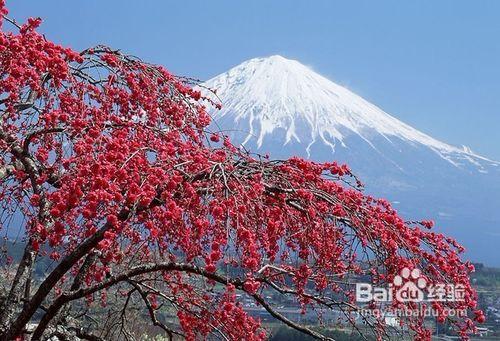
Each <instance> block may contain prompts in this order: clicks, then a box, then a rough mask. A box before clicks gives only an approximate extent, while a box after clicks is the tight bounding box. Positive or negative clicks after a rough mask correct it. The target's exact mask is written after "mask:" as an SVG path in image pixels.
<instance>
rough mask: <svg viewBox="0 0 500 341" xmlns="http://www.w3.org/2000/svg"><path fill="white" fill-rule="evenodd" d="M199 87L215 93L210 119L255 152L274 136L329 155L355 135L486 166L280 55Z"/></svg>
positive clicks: (245, 64)
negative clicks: (237, 134)
mask: <svg viewBox="0 0 500 341" xmlns="http://www.w3.org/2000/svg"><path fill="white" fill-rule="evenodd" d="M204 85H205V86H207V87H209V88H212V89H217V94H218V97H219V98H220V99H221V101H222V110H220V111H218V112H215V113H214V118H215V120H216V121H218V122H220V123H223V122H231V123H229V126H230V127H231V129H234V128H236V130H238V131H240V132H241V131H243V132H245V134H246V136H245V137H244V138H243V139H242V140H241V141H240V142H242V143H243V144H247V143H249V142H250V141H254V142H255V144H256V146H257V148H261V147H262V146H263V144H264V141H265V139H266V138H267V137H268V136H271V135H273V134H276V133H277V132H281V135H283V141H282V143H283V145H286V144H290V143H297V144H301V145H304V146H305V149H306V151H307V154H308V155H309V153H310V150H311V147H312V146H313V145H315V144H318V143H319V144H323V145H326V146H328V147H329V148H330V149H331V151H332V152H335V150H336V149H337V148H338V146H341V147H344V148H348V147H349V146H348V143H347V142H346V141H347V139H349V138H350V137H351V136H356V137H358V138H361V139H362V140H363V141H365V142H366V143H367V144H369V145H370V146H371V147H373V149H375V150H376V149H377V148H376V145H375V143H374V139H380V138H382V139H384V140H387V141H389V142H393V141H395V140H397V141H398V142H399V141H400V140H402V141H405V143H409V144H412V145H417V146H423V147H426V148H430V149H431V150H432V151H434V152H435V153H437V154H438V155H439V156H440V157H442V158H444V159H446V160H447V161H449V162H451V163H453V164H454V165H459V164H460V162H462V161H463V160H464V159H467V160H469V161H471V162H473V163H477V161H476V160H477V159H481V160H484V161H487V162H490V160H487V159H485V158H483V157H480V156H478V155H476V154H474V153H472V151H470V150H468V149H467V150H466V149H463V148H458V147H454V146H451V145H449V144H446V143H444V142H441V141H439V140H437V139H434V138H432V137H430V136H429V135H426V134H424V133H422V132H420V131H418V130H417V129H414V128H412V127H410V126H409V125H407V124H405V123H403V122H401V121H399V120H398V119H396V118H395V117H393V116H391V115H389V114H388V113H386V112H384V111H383V110H382V109H380V108H378V107H377V106H375V105H373V104H371V103H370V102H368V101H366V100H365V99H363V98H362V97H360V96H358V95H356V94H355V93H353V92H351V91H350V90H348V89H347V88H345V87H343V86H341V85H338V84H336V83H334V82H332V81H330V80H329V79H327V78H325V77H323V76H321V75H319V74H318V73H316V72H315V71H313V70H312V69H311V68H309V67H307V66H305V65H303V64H301V63H300V62H298V61H295V60H291V59H287V58H284V57H282V56H280V55H273V56H269V57H264V58H254V59H250V60H247V61H245V62H243V63H241V64H240V65H238V66H235V67H233V68H232V69H230V70H229V71H227V72H225V73H222V74H220V75H218V76H216V77H214V78H212V79H211V80H209V81H207V82H206V83H205V84H204ZM226 125H227V124H226ZM222 126H224V124H222ZM457 155H459V157H458V158H457V157H456V156H457ZM457 160H458V161H457ZM478 165H479V164H478Z"/></svg>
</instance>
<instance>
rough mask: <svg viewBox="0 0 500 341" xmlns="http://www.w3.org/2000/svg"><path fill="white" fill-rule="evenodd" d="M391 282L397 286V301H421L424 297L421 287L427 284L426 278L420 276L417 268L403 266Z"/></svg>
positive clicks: (423, 287)
mask: <svg viewBox="0 0 500 341" xmlns="http://www.w3.org/2000/svg"><path fill="white" fill-rule="evenodd" d="M393 284H394V286H395V287H396V288H398V289H396V300H397V301H398V302H422V301H423V300H424V298H425V294H424V291H423V289H425V287H426V286H427V280H426V279H425V278H423V277H421V276H420V270H419V269H413V270H410V269H408V268H403V269H402V270H401V272H400V275H397V276H396V277H394V280H393Z"/></svg>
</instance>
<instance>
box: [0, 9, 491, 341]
mask: <svg viewBox="0 0 500 341" xmlns="http://www.w3.org/2000/svg"><path fill="white" fill-rule="evenodd" d="M0 11H1V12H2V17H3V23H4V24H6V21H9V22H10V23H11V24H12V25H14V26H13V27H14V30H15V31H16V32H15V33H6V32H1V33H0V73H1V75H0V153H1V154H0V205H1V220H0V224H1V226H0V227H1V228H2V229H3V230H4V231H6V232H5V233H11V235H12V228H17V229H19V231H20V233H22V234H24V235H25V244H24V245H25V248H24V251H23V254H22V257H21V259H20V260H19V261H12V259H10V258H9V257H5V256H4V257H3V258H2V266H3V269H4V270H5V275H4V276H3V277H4V279H3V285H4V288H5V290H4V292H3V293H2V300H1V301H0V339H1V340H11V339H16V338H18V339H22V338H24V337H27V336H26V335H29V337H30V338H31V339H33V340H38V339H43V338H49V337H52V336H57V337H59V338H60V339H64V337H66V338H67V337H69V336H68V335H73V336H76V337H79V338H82V339H90V340H100V339H108V338H110V339H113V338H115V339H123V338H127V339H128V338H131V337H132V336H131V335H132V332H131V331H130V328H131V327H130V326H131V325H132V324H133V323H135V322H137V321H135V320H134V319H133V318H131V317H130V311H131V307H132V306H133V307H135V308H134V309H136V308H137V309H142V310H141V311H143V313H139V315H140V316H142V317H147V318H148V319H149V322H150V323H151V324H152V325H154V326H156V327H157V328H160V329H162V330H163V331H164V332H165V334H166V335H167V336H169V337H175V336H183V337H185V338H187V339H195V338H200V337H201V338H205V337H208V336H209V335H211V334H214V335H215V336H216V337H219V338H225V339H231V340H233V339H234V340H236V339H264V338H266V336H267V331H266V330H265V329H264V328H263V327H261V325H260V322H259V320H258V319H256V318H254V317H252V316H250V315H249V313H248V312H246V311H245V310H244V309H243V307H242V305H241V303H240V302H239V300H238V299H237V294H241V295H243V296H246V297H247V298H250V299H252V300H254V301H255V303H256V304H257V305H258V306H260V307H262V308H263V309H265V310H266V311H267V312H268V313H269V314H270V315H271V316H272V317H274V318H275V319H277V320H279V321H281V322H283V323H284V324H286V325H288V326H289V327H292V328H294V329H297V330H299V331H301V332H303V333H306V334H309V335H311V336H313V337H316V338H319V339H327V338H326V337H325V336H323V335H321V334H320V333H319V332H317V331H315V330H313V329H311V328H310V327H308V326H306V325H303V324H300V323H298V322H296V321H294V320H292V319H290V318H288V317H286V316H285V315H284V314H283V313H281V312H280V310H279V309H278V308H277V307H276V304H275V302H273V299H270V298H269V297H275V296H288V297H291V298H292V299H293V300H294V301H295V302H296V303H297V305H298V306H300V307H301V309H302V310H303V311H314V312H316V313H317V314H318V318H321V317H322V316H325V314H327V312H328V311H330V310H331V311H335V312H338V313H342V314H344V317H343V318H342V319H340V321H341V322H345V323H348V324H349V323H350V324H353V325H354V326H355V325H356V324H355V321H354V317H355V316H359V315H356V314H357V313H358V312H359V309H360V308H361V307H362V306H361V305H360V304H359V303H357V302H356V300H355V297H354V286H353V283H354V281H355V280H356V279H359V278H360V276H364V277H363V278H369V279H370V281H371V282H373V283H374V284H378V285H384V284H386V283H389V282H391V281H393V279H394V278H395V276H397V275H398V274H399V273H400V271H401V269H402V268H409V269H414V268H418V269H420V270H421V271H422V276H423V277H424V278H425V280H426V282H427V283H453V284H459V285H461V286H463V288H464V298H463V300H460V301H456V302H435V303H433V308H434V309H436V310H437V311H438V312H440V313H439V317H438V319H439V321H440V322H444V321H445V320H447V321H448V322H449V323H451V324H453V325H454V326H455V327H456V330H457V331H458V332H459V333H460V334H461V335H462V336H463V337H464V338H465V337H466V335H467V333H468V332H471V331H473V330H474V319H475V320H476V321H479V322H481V320H483V319H484V316H483V315H482V313H481V312H480V311H474V309H475V305H476V294H475V292H474V290H473V289H472V288H471V287H470V284H469V273H470V272H471V271H472V266H471V265H470V264H469V263H466V262H463V261H462V260H461V259H460V258H459V253H460V252H461V251H462V248H461V247H460V246H459V245H458V244H457V243H456V242H455V241H454V240H452V239H450V238H446V237H444V236H442V235H441V234H438V233H434V232H431V231H427V228H431V227H432V224H431V223H430V222H427V221H424V222H421V223H407V222H405V221H403V220H402V218H400V217H399V216H398V215H397V213H396V211H395V210H394V209H392V208H391V206H390V205H389V204H388V202H387V201H385V200H379V199H374V198H372V197H369V196H366V195H364V194H363V193H362V192H361V191H360V190H359V189H358V187H359V186H360V184H359V183H358V182H357V181H356V179H355V178H354V177H353V176H352V175H351V173H350V171H349V169H348V168H347V167H346V166H340V165H337V164H336V163H335V162H333V163H321V164H319V163H314V162H311V161H306V160H302V159H299V158H291V159H289V160H280V161H272V160H268V159H266V158H260V157H256V156H252V155H250V154H249V153H246V152H244V151H242V150H241V149H239V148H237V147H235V146H233V145H232V144H231V142H230V141H229V140H228V139H227V138H226V137H224V136H222V135H220V134H218V133H211V132H209V131H208V128H207V127H208V125H209V123H210V117H209V115H208V114H207V112H206V107H205V105H213V102H211V101H210V100H209V99H207V98H205V97H203V96H202V95H201V93H200V92H199V91H197V90H194V89H193V88H192V87H191V85H192V84H191V83H192V82H190V80H189V79H184V78H179V77H175V76H173V75H171V74H170V73H169V72H168V71H166V70H165V69H164V68H162V67H159V66H155V65H150V64H148V63H145V62H142V61H140V60H138V59H136V58H132V57H129V56H126V55H123V54H121V53H120V52H118V51H114V50H111V49H109V48H107V47H102V46H99V47H96V48H92V49H87V50H85V51H83V52H81V53H76V52H74V51H72V50H71V49H67V48H63V47H61V46H58V45H56V44H54V43H52V42H50V41H48V40H46V39H45V38H44V37H43V36H42V35H40V34H39V33H37V32H36V27H37V26H38V25H39V24H40V20H39V19H29V20H28V22H27V23H25V24H24V25H22V26H21V25H17V24H16V23H15V22H14V21H12V20H10V19H8V18H7V17H6V16H5V15H6V14H7V11H6V9H5V6H4V3H3V1H0ZM16 27H17V28H16ZM49 257H50V259H51V261H52V263H51V265H50V266H48V267H47V269H46V270H47V274H46V276H42V277H37V276H35V275H34V269H35V268H36V266H37V263H39V262H42V261H45V262H46V259H47V258H49ZM238 297H239V296H238ZM111 303H112V304H111ZM425 304H426V303H423V302H422V303H416V302H399V301H397V300H395V301H393V302H391V303H390V307H389V308H402V307H405V308H411V309H414V308H416V307H418V306H422V305H424V306H425ZM369 306H370V307H371V308H374V307H376V306H377V302H371V303H370V304H369ZM447 308H454V309H465V310H466V311H467V310H468V311H469V315H468V316H469V317H467V316H463V317H450V316H446V313H445V310H446V309H447ZM166 309H168V311H170V312H173V315H174V316H175V317H176V319H177V322H174V321H173V320H172V319H166V318H164V317H165V315H164V314H162V313H161V312H162V311H165V310H166ZM104 316H106V318H104ZM93 317H94V318H93ZM95 317H97V318H95ZM361 318H364V319H365V323H366V324H367V325H368V326H370V329H371V330H372V332H373V333H374V334H375V335H377V336H378V337H379V338H381V337H383V335H384V333H387V332H388V328H389V327H388V326H386V325H385V324H384V321H383V318H368V317H364V316H363V315H361ZM401 323H402V324H404V325H405V326H407V327H409V330H410V332H411V333H412V335H414V337H415V338H416V339H429V338H430V331H429V330H428V329H426V326H425V325H424V319H423V317H407V318H402V319H401ZM30 324H34V325H35V327H34V328H32V329H29V328H28V325H30ZM104 330H106V334H103V333H104Z"/></svg>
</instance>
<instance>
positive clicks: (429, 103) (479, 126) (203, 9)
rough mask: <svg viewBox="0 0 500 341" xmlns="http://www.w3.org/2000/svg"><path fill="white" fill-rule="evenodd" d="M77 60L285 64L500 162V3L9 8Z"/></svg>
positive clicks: (22, 0) (59, 1) (186, 70)
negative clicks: (120, 55) (80, 53)
mask: <svg viewBox="0 0 500 341" xmlns="http://www.w3.org/2000/svg"><path fill="white" fill-rule="evenodd" d="M7 5H8V7H9V8H10V12H11V14H10V16H11V17H13V18H16V19H18V20H24V19H25V18H27V17H28V16H40V17H42V18H44V24H43V25H42V28H41V30H42V31H43V32H44V33H45V34H46V36H47V37H48V38H49V39H51V40H54V41H56V42H58V43H62V44H63V45H66V46H71V47H73V48H75V49H77V50H80V49H83V48H85V47H88V46H92V45H96V44H106V45H110V46H112V47H115V48H120V49H122V50H124V51H126V52H128V53H131V54H134V55H136V56H139V57H141V58H143V59H144V60H148V61H152V62H155V63H159V64H162V65H165V66H166V67H167V68H168V69H170V70H171V71H173V72H174V73H177V74H182V75H186V76H193V77H198V78H201V79H208V78H210V77H212V76H214V75H216V74H218V73H221V72H223V71H226V70H227V69H228V68H230V67H232V66H234V65H237V64H239V63H240V62H242V61H244V60H246V59H249V58H253V57H258V56H268V55H273V54H281V55H283V56H285V57H288V58H293V59H297V60H299V61H301V62H302V63H304V64H306V65H309V66H311V67H312V68H313V69H315V70H316V71H318V72H319V73H321V74H323V75H325V76H327V77H328V78H330V79H332V80H334V81H336V82H337V83H340V84H342V85H344V86H347V87H348V88H350V89H351V90H353V91H354V92H356V93H358V94H359V95H361V96H363V97H365V98H366V99H368V100H370V101H371V102H373V103H375V104H377V105H378V106H380V107H382V108H383V109H384V110H385V111H387V112H389V113H391V114H393V115H394V116H396V117H398V118H399V119H401V120H403V121H404V122H406V123H409V124H410V125H412V126H414V127H415V128H418V129H420V130H422V131H424V132H426V133H428V134H430V135H432V136H434V137H436V138H438V139H441V140H443V141H446V142H448V143H451V144H455V145H461V144H465V145H468V146H470V147H471V148H472V149H473V150H474V151H476V152H477V153H480V154H483V155H485V156H487V157H490V158H492V159H496V160H500V39H499V37H500V20H498V16H499V14H500V1H493V0H490V1H479V2H475V1H458V0H448V1H444V0H442V1H432V0H428V1H414V2H409V1H328V0H323V1H321V0H316V1H290V0H288V1H285V0H282V1H277V0H274V1H269V0H268V1H234V0H217V1H169V0H167V1H160V0H156V1H152V0H150V1H124V0H121V1H118V0H106V1H102V0H101V1H98V0H86V1H67V0H66V1H63V0H45V1H39V0H38V1H36V0H16V1H14V0H10V1H9V0H7Z"/></svg>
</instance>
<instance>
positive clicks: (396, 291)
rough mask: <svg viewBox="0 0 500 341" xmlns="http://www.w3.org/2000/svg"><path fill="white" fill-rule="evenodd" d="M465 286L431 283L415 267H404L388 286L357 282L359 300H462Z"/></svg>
mask: <svg viewBox="0 0 500 341" xmlns="http://www.w3.org/2000/svg"><path fill="white" fill-rule="evenodd" d="M463 299H464V287H463V286H462V285H453V284H444V283H437V284H429V283H428V281H427V280H426V278H425V277H424V276H422V272H421V271H420V270H419V269H417V268H415V269H409V268H403V269H402V270H401V271H400V272H399V274H398V275H396V276H395V277H394V279H393V281H392V283H390V284H389V286H388V288H382V287H376V286H373V285H371V284H369V283H356V300H357V301H358V302H365V303H367V302H372V301H374V302H390V301H393V300H396V301H398V302H402V303H405V302H423V301H441V302H442V301H462V300H463Z"/></svg>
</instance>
